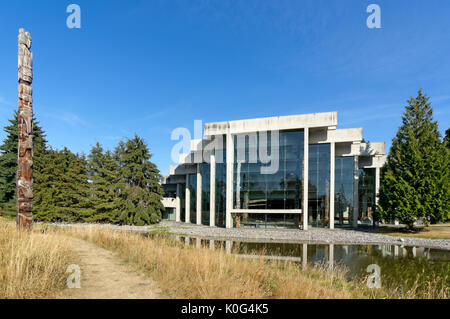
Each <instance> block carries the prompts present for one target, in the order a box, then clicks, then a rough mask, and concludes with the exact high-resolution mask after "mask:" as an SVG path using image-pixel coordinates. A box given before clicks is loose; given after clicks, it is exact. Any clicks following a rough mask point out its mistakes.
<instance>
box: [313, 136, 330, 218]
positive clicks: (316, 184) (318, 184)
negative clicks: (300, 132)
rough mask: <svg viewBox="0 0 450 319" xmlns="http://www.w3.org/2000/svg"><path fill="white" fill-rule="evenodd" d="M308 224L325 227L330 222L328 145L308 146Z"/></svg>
mask: <svg viewBox="0 0 450 319" xmlns="http://www.w3.org/2000/svg"><path fill="white" fill-rule="evenodd" d="M308 173H309V184H308V218H309V221H308V224H309V225H311V226H314V227H326V226H328V225H329V221H330V144H311V145H309V170H308Z"/></svg>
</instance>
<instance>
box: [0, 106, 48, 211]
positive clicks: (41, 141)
mask: <svg viewBox="0 0 450 319" xmlns="http://www.w3.org/2000/svg"><path fill="white" fill-rule="evenodd" d="M9 123H10V124H9V125H7V126H5V127H4V129H3V130H4V131H5V132H6V138H5V139H4V141H3V144H2V145H0V206H1V207H2V208H3V210H4V211H5V212H6V213H7V214H8V215H14V214H15V213H16V199H15V195H16V172H17V147H18V143H19V139H18V127H17V111H15V112H14V117H13V119H11V120H9ZM45 137H46V136H45V132H44V131H43V129H42V128H41V127H40V126H39V122H37V121H36V119H35V118H33V157H34V159H33V173H34V177H33V180H34V182H35V185H34V189H39V183H37V185H36V176H39V172H40V170H41V167H42V165H41V162H40V158H41V155H42V154H43V153H44V152H45V150H46V147H47V146H46V144H47V141H46V139H45ZM37 180H39V178H37Z"/></svg>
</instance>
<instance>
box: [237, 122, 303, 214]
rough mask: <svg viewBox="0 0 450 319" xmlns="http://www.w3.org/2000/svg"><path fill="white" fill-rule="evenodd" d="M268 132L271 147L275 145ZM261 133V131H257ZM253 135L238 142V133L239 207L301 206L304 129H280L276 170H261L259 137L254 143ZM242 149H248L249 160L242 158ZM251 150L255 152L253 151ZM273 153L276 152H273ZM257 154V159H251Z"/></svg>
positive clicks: (271, 207) (291, 207)
mask: <svg viewBox="0 0 450 319" xmlns="http://www.w3.org/2000/svg"><path fill="white" fill-rule="evenodd" d="M267 135H268V138H267V139H268V146H267V149H268V150H270V149H271V136H270V133H268V134H267ZM256 136H257V137H258V135H256ZM250 140H251V138H249V137H248V136H246V137H245V143H238V139H237V136H235V137H234V145H235V149H234V153H235V154H234V155H235V162H234V177H233V181H234V200H233V202H234V207H235V208H236V209H261V210H264V209H300V208H301V200H302V197H301V196H302V192H301V190H302V168H303V131H295V132H280V133H279V149H278V152H279V156H278V157H279V163H278V170H277V171H276V172H275V173H273V174H261V167H262V166H267V165H268V164H263V163H261V160H260V156H259V146H260V145H259V138H257V139H254V141H257V146H256V147H253V146H252V145H251V143H252V142H250ZM238 151H243V152H245V161H238V160H237V154H238ZM250 152H254V153H253V155H252V154H250ZM271 155H272V154H271ZM252 156H254V157H255V158H256V159H257V162H256V163H250V159H251V158H252Z"/></svg>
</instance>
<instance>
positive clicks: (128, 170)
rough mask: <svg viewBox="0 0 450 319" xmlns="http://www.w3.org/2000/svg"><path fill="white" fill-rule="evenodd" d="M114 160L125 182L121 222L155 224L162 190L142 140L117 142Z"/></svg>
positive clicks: (135, 137) (134, 139)
mask: <svg viewBox="0 0 450 319" xmlns="http://www.w3.org/2000/svg"><path fill="white" fill-rule="evenodd" d="M114 157H115V159H116V161H117V162H118V164H119V166H120V171H121V176H122V179H123V182H124V183H125V188H124V189H123V190H122V194H123V196H124V198H125V206H124V208H123V210H122V213H121V215H120V220H121V222H122V223H123V224H134V225H145V224H150V223H156V222H159V221H160V220H161V213H162V211H163V210H164V207H163V205H162V202H161V200H162V193H163V190H162V187H161V185H160V184H159V180H160V177H161V176H160V174H159V170H158V169H157V167H156V165H155V164H154V163H152V162H151V161H150V159H151V157H152V155H151V154H150V152H149V149H148V146H147V144H146V143H145V141H144V140H143V139H142V138H140V137H138V136H137V135H135V136H134V138H133V139H128V140H127V141H126V142H123V141H120V142H119V145H118V146H117V147H116V149H115V154H114Z"/></svg>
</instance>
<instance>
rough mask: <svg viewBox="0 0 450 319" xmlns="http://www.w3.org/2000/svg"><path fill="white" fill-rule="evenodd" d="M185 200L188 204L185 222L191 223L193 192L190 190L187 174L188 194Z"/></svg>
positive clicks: (186, 205)
mask: <svg viewBox="0 0 450 319" xmlns="http://www.w3.org/2000/svg"><path fill="white" fill-rule="evenodd" d="M185 197H186V198H185V200H186V204H185V205H184V206H185V209H186V214H184V218H185V222H186V223H190V222H191V191H190V190H189V174H186V193H185Z"/></svg>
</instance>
